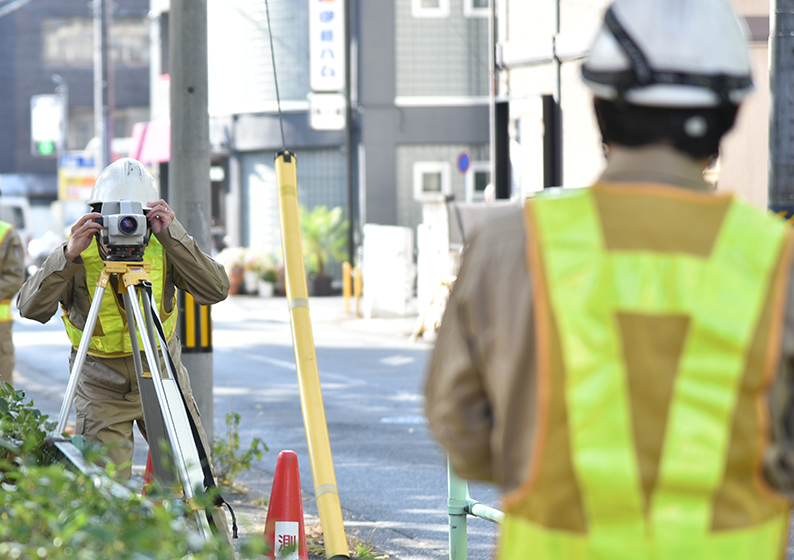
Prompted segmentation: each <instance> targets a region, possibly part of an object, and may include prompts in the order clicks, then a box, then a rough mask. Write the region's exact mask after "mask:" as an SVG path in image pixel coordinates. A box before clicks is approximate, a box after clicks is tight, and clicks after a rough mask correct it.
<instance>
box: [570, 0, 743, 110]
mask: <svg viewBox="0 0 794 560" xmlns="http://www.w3.org/2000/svg"><path fill="white" fill-rule="evenodd" d="M582 79H583V80H584V83H585V85H586V86H587V87H588V88H589V89H590V91H591V92H592V93H593V95H595V96H596V97H600V98H603V99H607V100H613V101H617V100H622V101H625V102H626V103H630V104H632V105H643V106H649V107H671V108H672V107H716V106H719V105H722V104H725V103H729V104H733V105H738V104H739V103H741V101H743V100H744V99H745V97H747V95H749V94H750V93H751V92H752V91H753V81H752V73H751V68H750V55H749V51H748V45H747V30H746V25H745V23H744V21H743V20H740V19H739V18H738V17H737V16H736V14H735V13H734V11H733V9H732V8H731V6H730V5H729V4H728V3H727V2H726V1H725V0H653V1H649V0H616V1H615V2H614V3H613V4H612V6H610V8H609V9H608V10H607V11H606V13H605V15H604V22H603V25H602V26H601V29H600V30H599V32H598V34H597V36H596V39H595V42H594V43H593V47H592V49H591V51H590V53H589V55H588V56H587V58H586V60H585V62H584V64H583V65H582Z"/></svg>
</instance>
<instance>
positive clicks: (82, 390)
mask: <svg viewBox="0 0 794 560" xmlns="http://www.w3.org/2000/svg"><path fill="white" fill-rule="evenodd" d="M168 346H169V349H170V352H171V357H172V358H173V362H174V365H175V367H176V374H177V379H178V381H179V386H180V388H181V389H182V393H183V394H184V396H185V402H186V403H187V409H188V413H189V414H190V415H191V416H192V418H193V421H194V422H195V424H196V427H197V428H198V433H199V436H200V438H201V441H202V443H203V444H204V449H205V450H206V452H207V456H210V454H211V452H212V447H211V446H210V445H209V442H208V441H207V434H206V433H205V432H204V428H203V427H202V425H201V415H200V414H199V410H198V406H197V405H196V401H195V399H194V398H193V391H192V389H191V388H190V378H189V377H188V372H187V369H186V368H185V366H184V365H182V344H181V342H180V341H179V339H178V337H177V336H174V337H173V338H172V339H171V341H170V342H169V344H168ZM76 355H77V351H76V350H75V349H72V353H71V355H70V357H69V369H70V371H71V368H72V366H73V364H74V360H75V357H76ZM141 360H142V362H143V369H144V371H148V370H149V368H148V366H147V361H146V356H145V355H144V354H143V353H141ZM160 371H163V372H165V371H166V369H165V362H164V360H163V357H162V356H160ZM74 406H75V412H76V416H77V422H76V425H75V434H76V435H83V436H85V437H86V438H88V439H91V440H94V441H98V442H100V443H101V444H102V445H105V446H107V453H106V455H107V457H108V459H110V460H111V461H113V463H115V464H116V466H117V473H118V475H119V476H120V477H122V478H126V479H129V478H130V477H131V476H132V463H131V461H132V454H133V448H134V435H133V424H137V425H138V429H139V430H140V431H141V434H142V435H143V436H144V437H145V438H147V433H146V424H145V422H144V418H143V409H142V408H141V395H140V391H139V389H138V378H137V375H136V372H135V363H134V361H133V359H132V356H129V357H125V358H97V357H95V356H90V355H88V356H86V359H85V364H84V365H83V369H82V373H81V376H80V380H79V382H78V383H77V388H76V391H75V398H74ZM147 441H148V438H147ZM210 465H212V462H211V461H210ZM211 468H212V467H211ZM213 475H214V468H213ZM213 520H214V521H215V524H216V526H217V527H218V528H219V529H220V532H221V533H222V534H225V535H226V537H227V538H228V539H229V542H230V543H231V535H230V532H229V525H228V521H227V519H226V512H225V511H224V510H223V509H222V508H215V512H214V513H213Z"/></svg>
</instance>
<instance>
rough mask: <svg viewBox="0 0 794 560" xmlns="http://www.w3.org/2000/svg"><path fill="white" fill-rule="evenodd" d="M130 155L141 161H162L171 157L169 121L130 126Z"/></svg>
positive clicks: (162, 120) (160, 120)
mask: <svg viewBox="0 0 794 560" xmlns="http://www.w3.org/2000/svg"><path fill="white" fill-rule="evenodd" d="M130 157H131V158H133V159H137V160H138V161H140V162H141V163H162V162H165V161H168V160H169V159H171V121H170V120H168V119H158V120H156V121H150V122H142V123H136V124H135V125H134V126H133V127H132V147H131V148H130Z"/></svg>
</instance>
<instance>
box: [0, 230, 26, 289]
mask: <svg viewBox="0 0 794 560" xmlns="http://www.w3.org/2000/svg"><path fill="white" fill-rule="evenodd" d="M24 281H25V251H24V249H23V248H22V241H20V239H19V234H18V233H17V230H15V229H13V228H12V229H10V230H8V233H7V234H6V235H5V237H4V238H3V240H2V242H0V300H4V299H13V298H14V296H15V295H17V292H18V291H19V289H20V288H21V287H22V283H23V282H24Z"/></svg>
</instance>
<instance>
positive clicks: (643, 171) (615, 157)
mask: <svg viewBox="0 0 794 560" xmlns="http://www.w3.org/2000/svg"><path fill="white" fill-rule="evenodd" d="M599 182H609V183H657V184H658V183H661V184H666V185H673V186H677V187H683V188H687V189H692V190H696V191H706V192H710V191H713V190H714V186H713V185H711V184H709V183H707V182H706V181H705V179H703V166H702V163H701V162H699V161H698V160H696V159H694V158H692V157H691V156H688V155H686V154H684V153H683V152H680V151H678V150H676V149H675V148H673V147H671V146H665V145H661V144H655V145H652V146H642V147H639V148H628V147H626V146H613V147H611V148H610V151H609V155H608V156H607V166H606V168H605V169H604V172H603V173H602V174H601V177H600V178H599Z"/></svg>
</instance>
